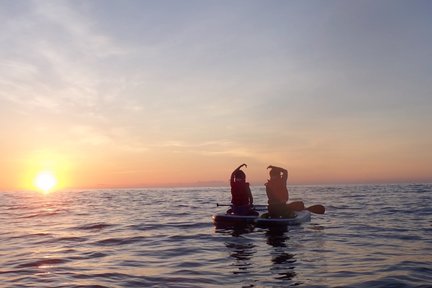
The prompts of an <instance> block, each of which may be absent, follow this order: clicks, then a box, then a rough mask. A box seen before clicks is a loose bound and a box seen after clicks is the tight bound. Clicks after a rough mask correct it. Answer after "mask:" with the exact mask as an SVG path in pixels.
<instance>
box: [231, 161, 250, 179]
mask: <svg viewBox="0 0 432 288" xmlns="http://www.w3.org/2000/svg"><path fill="white" fill-rule="evenodd" d="M243 166H244V167H246V168H247V165H246V164H245V163H243V164H241V165H240V166H239V167H237V168H236V169H235V170H234V171H233V172H232V173H231V179H230V181H231V182H233V181H234V175H235V173H236V172H237V171H238V170H240V169H241V168H242V167H243Z"/></svg>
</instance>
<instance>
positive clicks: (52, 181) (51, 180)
mask: <svg viewBox="0 0 432 288" xmlns="http://www.w3.org/2000/svg"><path fill="white" fill-rule="evenodd" d="M56 184H57V179H56V178H55V176H54V175H53V173H51V172H49V171H44V172H40V173H39V174H38V175H37V176H36V179H35V186H36V187H37V188H38V189H40V190H42V191H44V192H45V193H47V192H49V191H50V190H51V189H52V188H54V186H55V185H56Z"/></svg>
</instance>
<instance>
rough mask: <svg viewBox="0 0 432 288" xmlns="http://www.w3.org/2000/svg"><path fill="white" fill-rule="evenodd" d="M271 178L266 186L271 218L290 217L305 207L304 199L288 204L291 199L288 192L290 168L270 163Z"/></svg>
mask: <svg viewBox="0 0 432 288" xmlns="http://www.w3.org/2000/svg"><path fill="white" fill-rule="evenodd" d="M267 169H270V173H269V174H270V179H268V181H267V183H266V184H265V186H266V193H267V198H268V213H269V216H270V217H271V218H290V217H293V216H294V211H301V210H304V209H305V206H304V203H303V202H302V201H295V202H292V203H289V204H287V202H288V199H289V193H288V187H287V182H288V170H286V169H284V168H281V167H276V166H273V165H270V166H268V167H267Z"/></svg>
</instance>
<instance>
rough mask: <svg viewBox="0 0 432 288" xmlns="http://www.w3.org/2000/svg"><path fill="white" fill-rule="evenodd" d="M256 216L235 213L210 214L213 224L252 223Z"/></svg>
mask: <svg viewBox="0 0 432 288" xmlns="http://www.w3.org/2000/svg"><path fill="white" fill-rule="evenodd" d="M257 218H258V216H255V215H236V214H216V215H213V216H212V219H213V224H215V225H218V224H234V225H235V224H237V225H241V224H253V223H254V221H255V219H257Z"/></svg>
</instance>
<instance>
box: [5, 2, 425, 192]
mask: <svg viewBox="0 0 432 288" xmlns="http://www.w3.org/2000/svg"><path fill="white" fill-rule="evenodd" d="M431 11H432V1H415V0H414V1H397V0H395V1H393V0H388V1H386V0H382V1H375V0H370V1H369V0H364V1H354V0H352V1H350V0H348V1H345V0H340V1H303V0H298V1H282V0H280V1H273V0H265V1H262V0H261V1H253V0H244V1H243V0H238V1H231V0H229V1H228V0H226V1H225V0H221V1H219V0H218V1H216V0H214V1H213V0H210V1H201V0H195V1H189V0H185V1H176V0H171V1H164V0H162V1H160V0H158V1H139V0H136V1H111V0H96V1H95V0H93V1H92V0H89V1H80V0H76V1H50V0H47V1H42V0H41V1H27V0H25V1H24V0H23V1H21V0H16V1H7V0H0V16H1V19H2V25H1V26H0V30H1V37H0V47H1V48H0V149H1V150H0V151H1V162H0V175H1V177H0V189H3V190H5V189H29V188H30V187H31V185H32V181H33V180H34V179H35V177H36V175H37V174H38V173H39V172H41V171H51V172H52V173H53V174H55V175H56V178H57V179H58V184H59V186H60V187H65V188H80V187H143V186H158V185H164V186H165V185H196V184H199V185H208V184H213V182H216V183H218V182H220V183H222V184H226V185H228V178H229V175H230V173H231V171H232V170H233V169H234V168H236V167H237V166H238V165H240V164H242V163H246V164H248V168H246V169H245V172H246V173H247V176H248V180H249V181H250V182H251V183H253V184H263V183H264V182H265V180H266V179H267V173H268V171H267V170H266V167H267V166H268V165H269V164H272V165H278V166H282V167H285V168H287V169H288V171H289V183H290V184H319V183H322V184H325V183H368V182H370V183H376V182H430V181H432V132H431V131H432V128H431V124H432V17H431Z"/></svg>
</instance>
